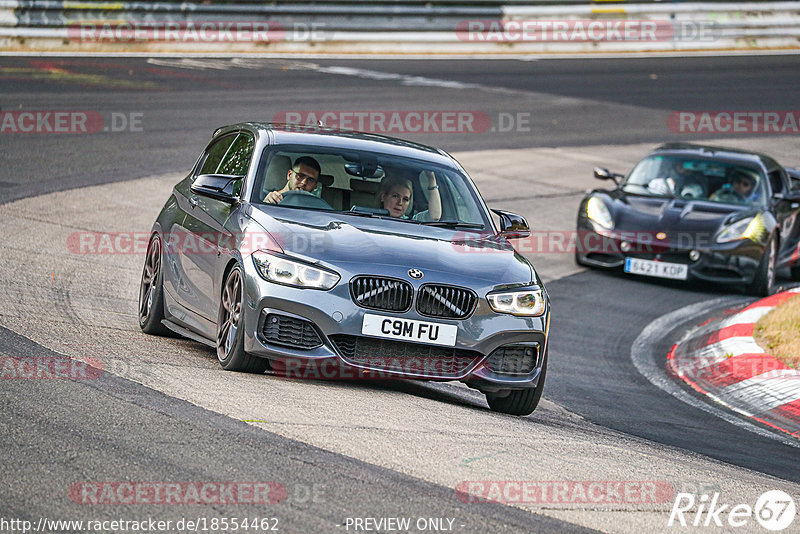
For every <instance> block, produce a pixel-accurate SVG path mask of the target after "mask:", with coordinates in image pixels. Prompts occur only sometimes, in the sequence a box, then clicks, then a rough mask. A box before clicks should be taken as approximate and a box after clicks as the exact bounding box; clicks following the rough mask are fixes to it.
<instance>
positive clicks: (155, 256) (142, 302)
mask: <svg viewBox="0 0 800 534" xmlns="http://www.w3.org/2000/svg"><path fill="white" fill-rule="evenodd" d="M161 253H162V247H161V237H160V236H159V235H158V234H156V235H154V236H153V237H152V238H150V243H149V244H148V245H147V254H146V256H145V260H144V269H143V270H142V281H141V283H140V284H139V328H141V329H142V332H144V333H145V334H153V335H159V336H163V335H168V334H171V332H170V330H169V329H168V328H167V327H166V326H164V325H163V324H161V320H162V319H164V287H163V285H164V284H163V280H164V278H163V273H162V272H161Z"/></svg>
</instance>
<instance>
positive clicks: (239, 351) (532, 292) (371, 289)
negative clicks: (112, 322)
mask: <svg viewBox="0 0 800 534" xmlns="http://www.w3.org/2000/svg"><path fill="white" fill-rule="evenodd" d="M492 211H494V213H495V215H496V218H497V220H496V221H495V220H494V219H493V218H492V215H491V213H490V210H489V209H488V208H487V206H486V204H485V203H484V201H483V199H482V198H481V197H480V195H479V193H478V191H477V189H476V187H475V185H474V184H473V183H472V181H471V180H470V178H469V176H468V175H467V173H466V171H464V169H463V168H462V167H461V166H460V165H459V164H458V163H457V162H456V161H455V160H454V159H453V158H452V157H451V156H450V155H448V154H447V153H445V152H443V151H441V150H438V149H435V148H432V147H428V146H424V145H421V144H416V143H412V142H409V141H404V140H400V139H395V138H391V137H385V136H378V135H373V134H366V133H355V132H343V131H339V130H329V129H325V128H321V127H320V128H306V127H298V126H292V125H276V124H266V123H242V124H236V125H232V126H226V127H223V128H220V129H218V130H217V131H216V132H215V133H214V135H213V137H212V139H211V142H210V143H209V144H208V146H207V147H206V148H205V150H204V151H203V153H202V154H201V155H200V157H199V158H198V160H197V162H196V163H195V165H194V167H193V168H192V170H191V172H190V173H189V174H188V176H186V178H184V179H183V180H181V181H180V182H178V184H176V185H175V187H174V189H173V191H172V194H171V195H170V197H169V199H168V200H167V202H166V204H165V205H164V208H163V209H162V210H161V213H160V214H159V216H158V218H157V220H156V221H155V224H154V225H153V228H152V234H151V237H150V241H149V244H148V247H147V254H146V258H145V265H144V270H143V273H142V280H141V289H140V293H139V324H140V327H141V329H142V330H143V331H144V332H145V333H148V334H166V333H170V332H174V333H177V334H180V335H182V336H185V337H187V338H191V339H194V340H196V341H199V342H202V343H206V344H208V345H210V346H212V347H215V348H216V351H217V357H218V359H219V362H220V364H221V366H222V367H223V368H224V369H228V370H234V371H246V372H255V373H263V372H265V371H267V370H272V372H273V373H275V374H279V375H283V376H288V377H306V378H308V377H311V378H335V379H339V378H348V377H350V378H354V379H365V378H391V379H398V378H399V379H418V380H436V381H443V380H459V381H462V382H464V383H465V384H467V385H468V386H470V387H472V388H475V389H478V390H479V391H481V392H482V393H484V394H485V395H486V398H487V402H488V404H489V406H490V407H491V408H492V409H493V410H495V411H498V412H503V413H508V414H514V415H527V414H530V413H531V412H533V410H534V409H535V408H536V406H537V404H538V403H539V399H540V397H541V395H542V389H543V387H544V380H545V372H546V368H547V347H548V330H549V323H550V303H549V299H548V296H547V292H546V290H545V288H544V285H543V284H542V282H541V280H540V279H539V277H538V275H537V273H536V271H535V270H534V268H533V266H532V265H531V263H530V262H529V261H528V260H527V259H526V258H524V257H523V256H521V255H520V254H518V253H517V252H516V251H515V250H514V248H513V246H512V245H511V243H510V242H509V239H513V238H521V237H525V236H527V235H528V234H529V227H528V224H527V222H526V221H525V219H524V218H523V217H520V216H518V215H515V214H513V213H509V212H505V211H501V210H492Z"/></svg>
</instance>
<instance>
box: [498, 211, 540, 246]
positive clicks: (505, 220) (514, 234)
mask: <svg viewBox="0 0 800 534" xmlns="http://www.w3.org/2000/svg"><path fill="white" fill-rule="evenodd" d="M492 211H493V212H495V213H496V214H497V215H498V216H499V217H500V235H501V236H503V237H505V238H507V239H518V238H521V237H528V236H529V235H531V228H530V226H528V221H526V220H525V217H523V216H522V215H517V214H516V213H511V212H510V211H503V210H495V209H493V210H492Z"/></svg>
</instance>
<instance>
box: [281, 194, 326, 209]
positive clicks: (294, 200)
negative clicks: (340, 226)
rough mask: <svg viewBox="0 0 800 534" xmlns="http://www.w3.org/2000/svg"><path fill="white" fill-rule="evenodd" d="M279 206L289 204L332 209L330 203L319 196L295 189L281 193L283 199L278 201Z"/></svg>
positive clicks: (297, 206) (298, 206) (296, 206)
mask: <svg viewBox="0 0 800 534" xmlns="http://www.w3.org/2000/svg"><path fill="white" fill-rule="evenodd" d="M278 205H279V206H290V207H295V208H314V209H318V210H332V209H333V208H332V207H331V205H330V204H328V203H327V202H325V201H324V200H322V199H321V198H319V197H318V196H317V195H315V194H314V193H309V192H308V191H303V190H302V189H295V190H293V191H286V192H285V193H283V200H281V201H280V202H278Z"/></svg>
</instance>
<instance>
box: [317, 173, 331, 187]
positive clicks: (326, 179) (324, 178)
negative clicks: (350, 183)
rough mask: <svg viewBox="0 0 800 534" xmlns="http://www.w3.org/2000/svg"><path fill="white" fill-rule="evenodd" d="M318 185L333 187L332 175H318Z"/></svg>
mask: <svg viewBox="0 0 800 534" xmlns="http://www.w3.org/2000/svg"><path fill="white" fill-rule="evenodd" d="M319 183H321V184H322V185H324V186H325V187H330V186H332V185H333V175H332V174H320V175H319Z"/></svg>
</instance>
